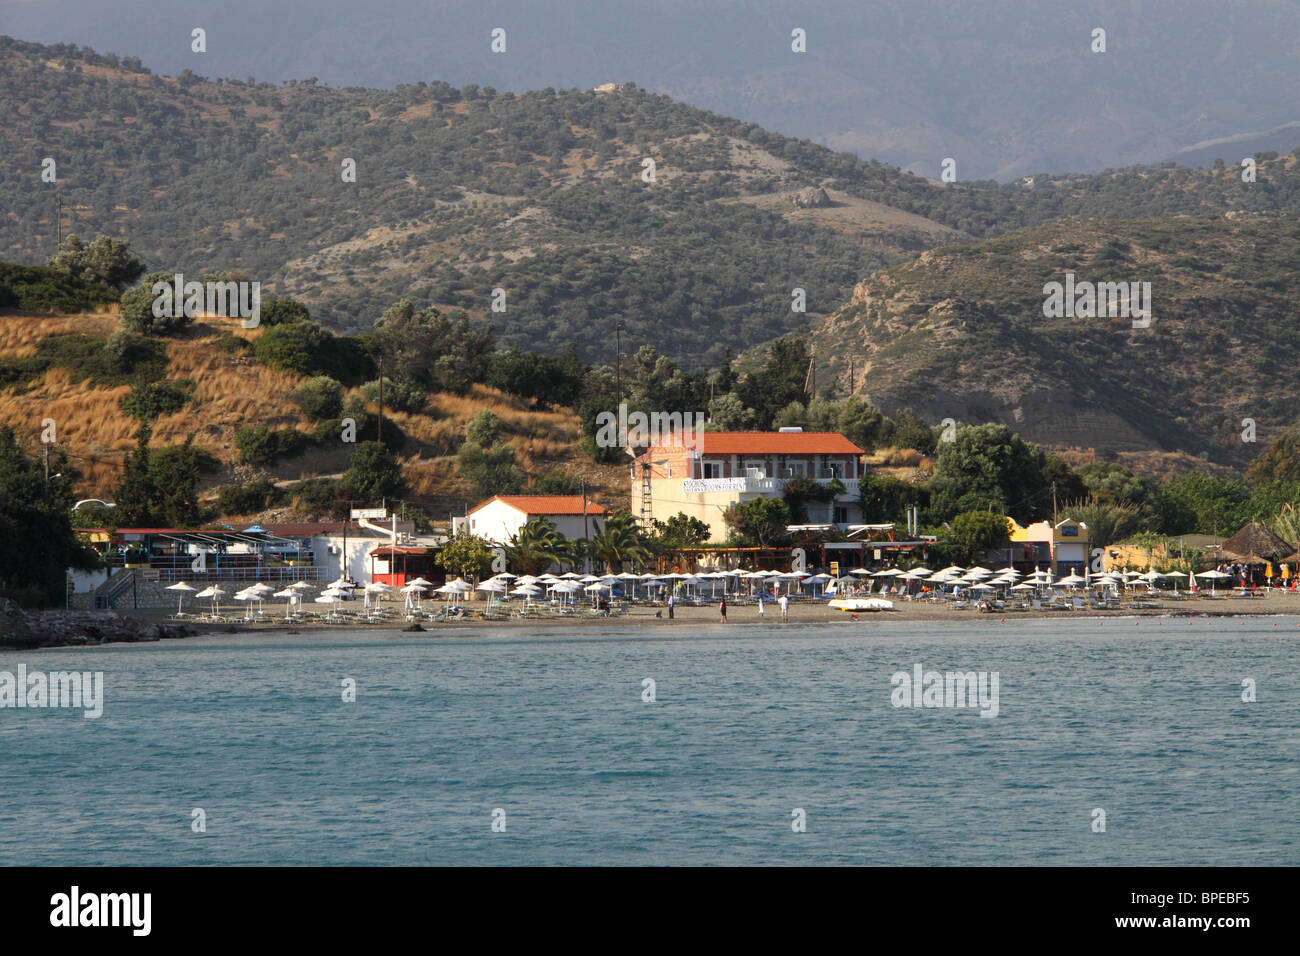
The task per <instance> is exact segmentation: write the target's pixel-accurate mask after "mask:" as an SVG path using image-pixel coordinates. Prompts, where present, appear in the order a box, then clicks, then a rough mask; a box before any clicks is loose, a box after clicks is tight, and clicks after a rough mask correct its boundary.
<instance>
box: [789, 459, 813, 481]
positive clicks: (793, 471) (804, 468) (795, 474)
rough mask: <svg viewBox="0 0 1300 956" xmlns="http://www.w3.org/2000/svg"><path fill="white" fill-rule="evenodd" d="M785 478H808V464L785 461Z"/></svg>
mask: <svg viewBox="0 0 1300 956" xmlns="http://www.w3.org/2000/svg"><path fill="white" fill-rule="evenodd" d="M784 477H786V478H806V477H808V463H807V462H806V461H787V462H786V463H785V476H784Z"/></svg>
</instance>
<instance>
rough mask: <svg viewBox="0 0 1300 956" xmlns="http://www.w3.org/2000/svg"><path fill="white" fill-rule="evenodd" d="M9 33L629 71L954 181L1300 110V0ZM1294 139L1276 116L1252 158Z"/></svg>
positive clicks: (309, 68) (1188, 136) (720, 9)
mask: <svg viewBox="0 0 1300 956" xmlns="http://www.w3.org/2000/svg"><path fill="white" fill-rule="evenodd" d="M195 27H202V28H204V29H205V30H206V31H207V52H206V53H202V54H200V53H194V52H192V51H191V40H190V32H191V30H192V29H193V28H195ZM496 27H501V28H503V29H505V30H506V41H507V43H506V52H505V53H503V54H494V53H492V52H491V50H490V48H489V43H490V32H491V30H492V29H493V28H496ZM795 28H800V29H803V30H805V31H806V35H807V52H806V53H803V54H796V53H794V52H792V50H791V42H792V41H791V31H792V30H793V29H795ZM1095 28H1102V29H1105V30H1106V47H1107V49H1106V52H1105V53H1094V52H1092V49H1091V45H1092V31H1093V30H1094V29H1095ZM0 33H7V34H9V35H12V36H16V37H19V38H22V39H29V40H39V41H42V42H49V43H60V42H74V43H79V44H84V45H89V46H92V47H94V48H95V49H96V50H98V51H100V52H108V51H112V52H116V53H118V54H119V55H122V56H138V57H140V58H142V59H143V60H144V61H145V62H146V63H148V64H149V65H150V66H151V67H152V68H153V69H155V70H158V71H161V72H165V73H172V74H176V73H180V72H181V71H182V70H184V69H187V68H188V69H192V70H193V71H194V72H196V73H199V74H202V75H206V76H213V77H218V76H224V77H235V78H241V79H242V78H244V77H246V76H256V77H257V78H258V79H261V80H271V81H275V82H278V81H280V80H283V79H306V78H308V77H316V78H318V79H319V80H320V81H322V82H325V83H329V84H333V85H365V86H380V87H389V88H391V87H394V86H396V85H397V84H399V83H414V82H416V81H418V80H426V81H428V80H443V81H446V82H450V83H452V84H456V85H463V84H467V83H477V84H480V85H488V86H494V87H496V88H497V89H502V90H507V89H508V90H513V91H517V92H523V91H526V90H534V89H544V88H546V87H555V88H569V87H579V88H590V87H592V86H596V85H598V84H601V83H605V82H609V81H632V82H635V83H637V84H638V85H639V86H641V87H643V88H647V89H650V90H654V91H659V92H664V93H668V94H669V95H671V96H673V97H674V98H676V99H680V100H684V101H686V102H689V103H692V104H695V105H698V106H701V107H704V108H707V109H710V110H713V111H716V112H718V113H722V114H725V115H729V116H735V117H738V118H741V119H743V120H746V121H749V122H754V123H758V124H760V125H762V126H764V127H766V128H768V129H771V130H775V131H777V132H781V133H784V134H786V135H791V136H796V137H805V138H809V139H812V140H814V141H816V142H820V143H823V144H825V145H828V146H831V147H833V148H835V149H847V150H852V151H854V152H856V153H857V154H858V155H860V156H863V157H868V158H870V157H876V158H879V159H881V160H884V161H886V162H890V163H893V164H896V165H899V166H902V167H904V168H908V169H913V170H915V171H917V172H920V173H922V174H924V175H928V176H937V175H938V172H939V168H940V163H941V161H942V160H943V159H944V158H945V157H952V158H953V159H955V160H956V162H957V174H958V177H959V179H972V178H987V177H996V178H1000V179H1009V178H1013V177H1015V176H1018V175H1022V174H1026V173H1031V172H1035V171H1041V170H1056V171H1077V172H1090V171H1097V170H1101V169H1104V168H1111V167H1119V166H1125V165H1129V164H1132V163H1138V162H1153V161H1158V160H1163V159H1169V158H1174V157H1179V156H1180V151H1182V150H1185V149H1188V148H1190V147H1194V146H1195V144H1198V143H1205V142H1209V141H1217V140H1225V139H1230V138H1231V137H1235V136H1241V135H1243V134H1252V133H1258V132H1259V131H1268V130H1274V129H1275V128H1276V127H1279V126H1281V125H1282V124H1285V123H1289V122H1294V121H1296V120H1300V115H1297V107H1296V104H1297V103H1300V69H1297V67H1300V5H1297V4H1295V3H1291V2H1287V0H1180V2H1177V3H1139V2H1136V0H1085V2H1081V3H1071V4H1065V3H1058V2H1052V0H874V2H863V0H819V2H818V3H815V4H807V3H796V2H793V0H714V2H710V3H707V4H702V3H698V2H693V0H692V2H687V0H655V2H653V3H641V2H639V0H567V2H564V0H560V2H549V3H537V2H533V3H522V2H517V0H512V2H501V0H386V2H384V3H382V4H376V5H369V6H366V5H360V6H359V5H357V4H356V3H354V2H353V0H303V2H295V3H292V4H288V3H285V4H279V3H266V2H265V0H223V2H198V0H115V2H114V3H112V4H104V3H101V2H99V0H41V2H35V0H0ZM1295 145H1296V141H1295V138H1294V136H1292V135H1290V134H1289V133H1288V132H1287V131H1286V130H1279V131H1277V132H1276V134H1270V133H1265V134H1264V135H1262V136H1259V137H1257V138H1255V139H1252V140H1251V141H1250V143H1249V148H1248V149H1247V150H1246V151H1245V152H1241V153H1240V156H1244V155H1248V154H1250V153H1253V152H1256V151H1261V150H1269V149H1273V150H1278V151H1289V150H1290V149H1291V148H1293V147H1294V146H1295ZM1238 152H1240V151H1239V150H1238V149H1237V148H1236V147H1235V146H1234V147H1233V148H1231V149H1227V148H1225V154H1224V157H1223V158H1225V159H1227V160H1229V161H1233V160H1235V159H1239V158H1240V156H1239V155H1237V153H1238ZM1213 158H1215V156H1210V157H1209V159H1210V160H1212V159H1213ZM1189 161H1191V160H1189ZM1195 161H1199V160H1195Z"/></svg>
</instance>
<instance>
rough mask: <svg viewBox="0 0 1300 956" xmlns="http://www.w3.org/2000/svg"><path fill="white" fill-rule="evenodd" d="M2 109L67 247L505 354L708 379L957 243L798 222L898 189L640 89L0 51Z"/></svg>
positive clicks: (8, 204) (833, 215)
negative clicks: (390, 315) (244, 71)
mask: <svg viewBox="0 0 1300 956" xmlns="http://www.w3.org/2000/svg"><path fill="white" fill-rule="evenodd" d="M0 97H2V98H3V99H4V100H5V101H6V102H7V103H8V104H10V115H9V116H7V117H6V122H5V124H4V126H3V128H2V129H0V149H3V150H4V152H5V153H6V154H7V155H14V156H18V155H24V156H28V155H33V156H39V157H45V156H50V157H53V158H55V159H56V161H57V162H58V175H59V182H58V189H59V191H60V192H61V194H62V198H63V203H64V218H65V221H64V231H65V234H66V233H67V232H70V231H74V232H78V233H80V234H82V235H87V234H92V233H95V232H99V231H103V232H107V233H109V234H112V235H122V236H126V237H129V238H130V240H131V242H132V246H133V248H134V249H135V250H136V251H137V252H139V253H140V254H142V255H143V256H144V257H145V258H146V259H147V260H148V261H149V264H150V266H151V267H156V268H160V269H165V270H172V269H176V270H180V271H182V272H185V273H188V274H203V273H210V272H214V271H227V270H235V269H242V270H243V271H244V272H246V273H247V274H248V275H249V277H250V278H252V279H257V280H258V281H261V282H262V283H263V284H264V285H265V287H266V289H267V291H268V292H269V291H274V292H277V293H278V294H286V295H292V296H293V297H295V298H297V299H299V300H301V301H304V302H306V303H308V304H309V305H310V306H311V308H312V311H313V315H314V316H315V317H317V318H318V319H320V320H321V321H323V322H324V323H326V324H328V325H331V326H333V327H334V328H337V329H342V330H354V331H355V330H361V329H369V327H370V325H371V323H372V322H373V321H374V319H375V318H376V317H377V316H378V314H379V312H381V311H382V310H383V308H384V307H386V306H387V305H388V304H390V303H391V302H392V301H394V300H395V299H397V298H398V297H400V296H409V297H411V298H412V299H414V300H417V301H421V302H426V303H427V302H433V303H435V304H438V305H440V306H442V307H444V308H448V309H455V308H465V309H467V310H468V311H469V312H470V314H471V315H472V316H474V317H476V318H487V319H491V320H492V321H493V322H494V324H495V325H496V326H497V328H498V331H499V341H501V342H502V344H504V345H506V346H511V345H519V346H523V347H534V348H545V349H547V350H549V351H554V352H561V351H564V350H565V349H566V348H567V347H568V346H570V345H572V346H574V347H575V348H576V349H577V351H578V353H579V355H581V356H583V357H588V358H594V357H597V356H599V357H601V358H608V357H609V343H608V340H609V338H610V337H611V335H610V333H612V332H613V329H614V325H615V322H616V321H617V320H618V319H620V318H621V320H622V321H623V324H624V326H625V328H626V329H627V331H628V334H629V336H630V339H631V340H632V341H643V342H651V343H654V344H656V345H657V346H658V347H659V348H660V349H661V351H664V352H667V353H669V354H671V355H674V356H678V357H682V358H683V359H685V360H687V361H688V362H689V363H690V364H691V365H692V366H694V367H703V366H705V365H707V364H709V363H710V362H714V361H716V360H717V359H719V358H720V357H721V355H722V349H723V344H724V342H725V341H731V342H733V343H747V342H752V341H761V340H765V339H769V338H771V337H773V336H774V335H777V334H780V333H782V332H785V331H789V330H791V329H796V328H802V327H804V326H805V325H806V323H807V321H808V316H806V315H802V314H799V313H796V312H793V311H792V310H791V307H790V305H791V290H792V289H794V288H796V287H798V288H802V289H804V290H805V291H806V295H807V303H808V306H807V308H808V312H809V314H811V315H816V314H819V313H821V312H824V311H825V310H827V309H829V308H831V307H832V306H833V305H834V304H836V303H838V302H840V301H843V299H844V298H845V297H846V296H847V295H848V294H849V291H850V290H851V288H852V284H853V282H854V281H855V280H856V278H857V277H858V276H860V275H862V274H863V273H865V272H868V271H871V270H872V269H874V268H876V267H878V266H880V265H882V264H884V263H886V262H889V261H894V260H897V259H899V258H901V257H903V256H904V255H908V254H911V253H913V252H915V251H918V250H920V249H923V248H927V247H928V246H931V245H934V244H935V243H937V242H941V241H951V240H952V239H959V238H965V237H964V236H962V235H961V234H960V233H959V232H957V231H956V230H954V229H952V228H948V227H944V226H942V225H939V224H937V223H934V222H928V221H925V220H923V219H921V218H920V217H918V216H916V215H907V216H899V215H897V214H896V213H894V212H892V211H890V210H882V209H880V208H878V207H875V206H870V205H869V204H866V203H850V202H842V203H833V202H832V204H830V205H827V206H826V207H824V208H821V207H814V208H800V207H799V206H797V205H796V204H795V202H794V194H795V193H796V192H797V191H798V190H800V189H804V188H808V187H816V186H819V185H821V184H822V182H823V180H826V179H828V178H831V177H835V178H837V179H844V180H845V181H846V182H848V183H851V184H856V185H858V186H859V187H861V189H862V191H866V192H870V191H871V190H870V189H869V188H868V187H869V186H870V184H871V182H872V181H874V180H881V181H885V180H890V181H903V180H907V179H910V178H911V177H905V176H903V175H902V174H900V173H898V172H897V171H896V170H889V169H888V168H886V167H883V166H880V165H879V164H868V163H863V162H861V161H858V160H854V159H850V158H848V157H836V156H835V154H833V153H830V152H829V151H827V150H824V149H820V148H818V147H814V146H812V145H811V144H807V143H798V142H796V141H794V140H789V139H786V138H785V137H781V136H776V135H773V134H768V133H766V132H764V131H763V130H761V129H759V128H757V127H746V126H745V124H742V123H739V122H737V121H735V120H728V119H725V118H723V117H718V116H714V115H712V114H709V113H706V112H704V111H701V110H697V109H693V108H690V107H686V106H683V105H681V104H678V103H674V102H672V101H671V100H669V99H667V98H666V97H662V96H652V95H650V94H647V93H644V92H641V91H639V90H636V89H635V88H626V89H621V90H615V91H612V92H608V93H595V92H590V91H588V92H581V91H576V90H570V91H561V92H556V91H554V90H543V91H541V92H537V93H529V94H526V95H522V96H516V95H513V94H499V93H497V92H496V91H494V90H492V89H491V88H489V87H484V88H479V87H477V86H473V85H470V86H467V87H465V88H463V89H461V90H457V89H454V88H452V87H450V86H448V85H447V84H444V83H434V84H432V85H426V84H424V83H419V84H417V85H404V86H401V87H399V88H398V89H397V90H366V89H359V88H350V89H343V90H335V89H327V88H324V87H319V86H316V85H314V84H298V85H295V86H289V87H274V86H271V85H269V84H255V85H250V84H245V83H241V82H232V81H224V82H208V81H206V80H202V79H200V78H197V77H195V76H193V75H192V74H189V73H188V72H187V73H186V74H183V75H182V76H181V77H179V78H176V79H171V78H165V77H159V76H155V75H153V74H150V73H148V72H147V71H146V70H145V69H144V67H142V66H140V65H139V64H138V62H131V61H119V60H118V58H117V57H100V56H97V55H95V54H93V53H88V52H83V51H79V50H76V49H74V48H50V47H41V46H38V45H35V44H24V43H18V42H16V41H11V40H2V41H0ZM646 159H653V160H654V162H655V164H656V168H655V179H654V182H646V181H644V180H643V178H642V173H643V160H646ZM344 160H354V161H355V163H356V176H355V182H345V181H344V176H343V166H344ZM841 166H842V167H843V168H842V169H840V168H839V167H841ZM28 172H29V171H27V170H25V171H23V172H22V173H21V174H19V173H18V172H16V171H13V170H11V171H9V172H7V173H6V174H5V177H4V186H5V187H6V188H5V189H4V190H3V191H2V192H0V256H3V257H4V258H8V259H13V260H14V261H20V262H27V263H36V262H41V261H44V259H45V258H46V257H47V256H48V255H50V254H52V252H53V247H54V240H55V235H54V233H55V228H54V227H55V223H54V213H55V205H54V200H55V196H54V187H53V186H52V185H51V184H48V183H42V182H41V181H40V178H39V175H37V174H38V173H39V164H37V165H34V166H33V167H32V174H31V175H29V174H28ZM916 182H917V184H918V185H919V183H920V181H919V180H918V181H916ZM866 198H871V197H869V196H868V197H866ZM701 250H707V254H704V255H701ZM498 287H499V288H502V289H504V290H505V292H506V296H507V298H506V303H505V306H506V311H505V312H492V311H490V307H491V297H492V290H493V289H495V288H498Z"/></svg>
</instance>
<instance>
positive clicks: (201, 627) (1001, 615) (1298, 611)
mask: <svg viewBox="0 0 1300 956" xmlns="http://www.w3.org/2000/svg"><path fill="white" fill-rule="evenodd" d="M1154 603H1156V604H1158V605H1159V606H1158V607H1153V608H1140V609H1137V608H1127V607H1121V608H1116V609H1113V610H1097V609H1093V608H1081V609H1076V610H1032V609H1030V610H1020V609H1014V610H1013V609H1010V608H1008V609H1006V610H1004V611H995V612H991V613H989V612H980V611H977V610H975V609H973V608H963V609H958V610H954V609H953V608H951V607H949V606H948V605H946V604H930V603H928V602H922V601H918V602H909V601H898V602H895V605H894V608H895V609H894V610H893V611H878V612H861V613H858V614H857V615H856V622H858V623H864V622H885V621H893V620H901V621H935V622H943V623H945V624H949V623H953V622H959V621H964V620H965V621H972V622H979V623H982V624H987V623H988V622H989V621H1005V622H1008V623H1010V622H1014V621H1017V620H1024V619H1027V618H1042V617H1065V618H1070V619H1080V618H1096V619H1099V620H1104V619H1106V618H1163V617H1169V618H1182V617H1238V616H1267V615H1285V614H1295V615H1300V595H1297V594H1289V593H1283V592H1273V593H1269V594H1267V595H1266V596H1264V597H1254V598H1243V597H1236V596H1222V597H1218V598H1204V597H1188V598H1185V599H1184V600H1181V601H1170V600H1159V599H1156V600H1155V601H1154ZM466 607H467V609H468V610H469V611H470V612H471V613H473V612H476V611H482V608H483V605H482V604H470V605H467V606H466ZM656 612H662V617H656V616H655V614H656ZM119 613H120V614H122V615H123V616H125V617H134V618H137V619H139V620H142V621H149V622H152V621H165V620H169V619H170V615H171V613H172V612H170V611H167V610H162V609H140V610H129V609H124V610H122V611H121V612H119ZM268 617H269V619H268V620H264V621H251V622H245V621H236V622H233V623H209V622H203V621H187V622H185V623H186V624H187V625H188V626H190V627H192V628H193V629H194V630H196V631H198V632H199V633H201V634H208V633H231V632H248V633H254V632H268V633H270V632H299V633H305V632H308V631H338V630H367V631H373V630H393V631H401V630H402V629H404V628H407V627H409V626H410V623H409V622H408V621H407V620H406V619H405V618H402V617H398V618H396V619H393V620H388V621H381V622H376V623H370V622H366V621H364V620H359V621H350V622H343V623H335V624H331V623H323V622H318V621H285V620H283V619H282V618H277V617H275V612H274V610H269V611H268ZM780 620H781V612H780V609H779V608H778V607H777V606H776V605H774V604H767V605H765V607H764V614H763V615H762V616H761V617H760V615H759V613H758V607H757V605H753V604H742V605H736V604H728V605H727V622H728V623H729V624H758V623H764V624H779V623H780ZM789 621H790V623H792V624H793V623H797V624H805V625H806V624H808V623H825V624H836V623H853V622H855V616H854V615H852V614H849V613H845V612H843V611H839V610H836V609H834V608H830V607H827V606H826V604H825V603H822V602H816V603H812V602H809V603H797V604H793V605H791V607H790V615H789ZM420 623H421V627H423V628H424V633H427V634H429V635H430V636H446V635H447V634H451V633H470V632H476V631H482V630H485V629H491V630H494V631H500V630H502V629H510V630H519V631H521V632H523V633H527V632H528V631H533V630H547V631H550V630H555V629H566V628H574V627H593V626H602V625H608V624H612V623H617V624H621V625H626V624H639V625H644V626H645V627H646V629H647V631H650V630H653V629H657V628H673V627H683V626H690V625H692V624H704V623H708V624H717V623H719V616H718V607H717V605H716V604H714V605H708V606H690V605H679V606H678V607H677V608H676V609H675V613H674V619H673V620H669V619H668V616H667V613H666V611H664V609H663V608H659V607H651V606H640V605H636V606H633V607H632V608H631V609H629V611H628V612H627V613H626V614H622V615H617V616H614V617H604V616H599V615H593V614H590V613H589V612H588V610H587V609H586V608H583V609H581V610H580V611H579V612H578V613H576V614H572V615H565V616H562V617H548V618H510V619H509V620H483V619H482V618H479V617H473V618H470V619H468V620H464V621H448V622H436V623H435V622H430V621H427V620H424V621H421V622H420Z"/></svg>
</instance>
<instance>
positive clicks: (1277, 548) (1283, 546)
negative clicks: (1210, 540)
mask: <svg viewBox="0 0 1300 956" xmlns="http://www.w3.org/2000/svg"><path fill="white" fill-rule="evenodd" d="M1294 550H1295V548H1293V547H1292V546H1291V545H1289V544H1287V543H1286V542H1285V541H1283V540H1282V539H1281V538H1279V537H1278V536H1277V535H1275V534H1274V533H1273V532H1272V531H1269V530H1268V529H1267V528H1265V527H1264V526H1263V525H1262V524H1260V523H1259V522H1258V521H1252V522H1251V523H1250V524H1248V525H1246V526H1245V527H1244V528H1242V529H1241V530H1240V531H1238V532H1237V533H1236V534H1234V535H1233V536H1232V537H1231V538H1229V539H1228V540H1227V541H1225V542H1224V543H1223V547H1222V548H1220V549H1219V553H1220V554H1221V555H1223V557H1225V558H1227V559H1228V560H1230V561H1239V562H1241V563H1242V564H1268V563H1269V562H1271V561H1277V560H1279V559H1281V558H1284V557H1286V556H1287V555H1289V554H1291V552H1292V551H1294Z"/></svg>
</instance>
